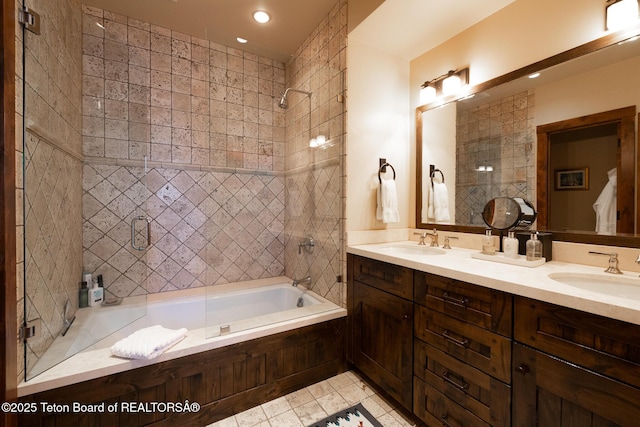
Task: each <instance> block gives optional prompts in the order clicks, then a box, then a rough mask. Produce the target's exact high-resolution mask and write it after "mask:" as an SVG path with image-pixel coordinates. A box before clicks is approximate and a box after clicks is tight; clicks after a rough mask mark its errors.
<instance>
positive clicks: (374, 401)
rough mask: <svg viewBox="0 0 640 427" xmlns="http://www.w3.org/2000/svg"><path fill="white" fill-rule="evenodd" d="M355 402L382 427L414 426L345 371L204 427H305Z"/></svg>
mask: <svg viewBox="0 0 640 427" xmlns="http://www.w3.org/2000/svg"><path fill="white" fill-rule="evenodd" d="M358 402H362V404H363V406H364V407H365V408H366V409H367V411H369V412H370V413H371V414H372V415H373V416H374V417H376V419H377V420H378V421H379V422H380V423H381V424H382V425H383V426H384V427H410V426H415V424H414V423H413V422H411V421H409V420H407V419H405V418H404V417H403V416H402V415H401V414H400V412H398V411H396V410H395V408H394V406H393V405H391V404H390V403H388V402H387V401H385V400H384V399H383V398H382V397H381V396H380V395H378V394H377V393H376V392H375V391H374V390H373V389H372V388H371V387H369V385H368V384H367V383H366V382H364V381H363V380H362V379H361V378H360V377H359V376H358V375H357V374H356V373H355V372H353V371H348V372H345V373H343V374H340V375H336V376H335V377H332V378H329V379H328V380H325V381H321V382H319V383H316V384H313V385H311V386H309V387H307V388H303V389H301V390H298V391H296V392H293V393H291V394H288V395H286V396H283V397H280V398H278V399H274V400H272V401H270V402H267V403H265V404H262V405H260V406H256V407H254V408H251V409H249V410H247V411H244V412H241V413H239V414H236V415H234V416H232V417H229V418H226V419H224V420H221V421H218V422H216V423H213V424H210V425H209V426H208V427H306V426H309V425H310V424H313V423H314V422H316V421H319V420H322V419H323V418H325V417H327V416H329V415H331V414H334V413H336V412H338V411H340V410H342V409H345V408H348V407H350V406H352V405H355V404H356V403H358Z"/></svg>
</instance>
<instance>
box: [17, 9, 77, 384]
mask: <svg viewBox="0 0 640 427" xmlns="http://www.w3.org/2000/svg"><path fill="white" fill-rule="evenodd" d="M28 6H29V7H32V8H33V9H34V10H36V11H37V12H38V13H40V14H41V16H42V25H41V34H40V35H35V34H32V33H30V32H26V36H25V37H26V38H25V43H24V45H25V48H26V53H25V62H26V64H25V71H26V78H25V80H26V87H25V89H26V90H25V93H23V92H22V71H23V70H22V47H23V46H22V42H23V37H22V30H21V27H20V26H16V27H17V33H16V55H17V57H16V112H17V114H16V128H17V129H18V130H17V132H16V135H17V141H16V149H17V153H16V171H17V177H16V183H17V187H18V188H17V190H16V202H17V212H16V222H17V224H18V229H17V238H16V241H17V243H18V247H17V260H18V266H17V273H18V275H17V281H16V282H17V295H18V310H17V312H18V325H21V324H22V322H23V321H24V320H25V319H23V309H22V306H23V304H25V300H26V316H27V320H31V319H36V318H41V319H42V323H41V326H42V327H41V328H40V331H39V332H40V335H39V336H37V337H36V338H32V339H31V340H30V341H29V344H28V346H27V352H28V360H29V362H28V364H29V366H31V365H33V364H34V363H35V361H36V360H37V358H38V357H40V355H41V354H42V353H43V352H44V351H45V350H46V349H47V348H48V347H49V345H50V344H51V342H52V341H53V340H54V338H55V337H56V336H57V335H58V334H59V333H60V331H61V329H62V326H63V323H62V316H63V311H64V305H65V302H66V301H67V300H68V301H69V303H70V307H71V309H70V314H72V313H73V311H74V308H75V307H76V306H77V304H78V291H77V283H78V278H79V277H80V274H81V273H82V261H81V259H82V226H81V223H82V221H81V209H80V202H81V199H82V186H81V185H80V183H81V182H82V137H81V131H82V105H81V104H82V101H81V100H82V96H81V83H80V82H81V76H82V57H81V40H80V38H79V37H77V35H78V34H80V31H81V21H82V14H81V8H80V3H79V2H78V1H75V0H70V1H65V2H58V1H55V2H35V4H31V3H28ZM18 8H20V4H19V2H16V9H18ZM23 98H24V99H25V101H26V115H25V116H26V117H25V118H24V122H25V124H26V126H27V132H26V135H25V136H26V142H25V146H26V149H25V150H24V152H23V149H22V147H23V140H22V136H23V135H22V132H21V131H20V129H21V128H22V123H23V118H22V101H23ZM23 162H24V171H25V175H24V176H23ZM23 190H24V191H23ZM23 200H24V212H23ZM23 214H24V216H23ZM23 218H24V222H23ZM23 225H24V226H23ZM23 238H24V242H23ZM23 244H24V246H23ZM23 249H24V250H23ZM25 266H26V280H27V281H28V283H29V285H28V286H27V289H26V294H25V293H24V292H23V291H24V281H25V277H24V276H23V271H24V270H25ZM17 346H18V349H19V350H18V364H17V366H18V379H19V380H20V379H21V378H23V377H24V370H25V361H24V354H23V352H22V347H23V344H22V341H21V340H18V342H17Z"/></svg>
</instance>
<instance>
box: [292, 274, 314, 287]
mask: <svg viewBox="0 0 640 427" xmlns="http://www.w3.org/2000/svg"><path fill="white" fill-rule="evenodd" d="M300 283H307V284H309V285H310V284H311V276H307V277H305V278H304V279H293V282H292V283H291V286H298V285H299V284H300Z"/></svg>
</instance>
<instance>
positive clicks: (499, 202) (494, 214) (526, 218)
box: [482, 197, 536, 230]
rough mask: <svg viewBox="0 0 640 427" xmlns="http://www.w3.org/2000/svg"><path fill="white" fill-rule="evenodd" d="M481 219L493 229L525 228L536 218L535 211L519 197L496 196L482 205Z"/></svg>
mask: <svg viewBox="0 0 640 427" xmlns="http://www.w3.org/2000/svg"><path fill="white" fill-rule="evenodd" d="M482 219H483V220H484V222H485V224H487V225H488V226H489V227H491V228H493V229H495V230H511V229H515V228H521V229H527V228H529V227H531V225H532V224H533V222H534V221H535V220H536V211H535V209H534V208H533V206H532V205H531V203H530V202H528V201H526V200H524V199H522V198H520V197H496V198H494V199H491V200H489V201H488V202H487V204H486V205H485V206H484V210H483V211H482Z"/></svg>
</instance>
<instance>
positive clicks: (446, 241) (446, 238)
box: [442, 236, 458, 249]
mask: <svg viewBox="0 0 640 427" xmlns="http://www.w3.org/2000/svg"><path fill="white" fill-rule="evenodd" d="M449 239H456V240H457V239H458V238H457V237H456V236H444V244H443V245H442V249H451V245H450V244H449Z"/></svg>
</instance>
